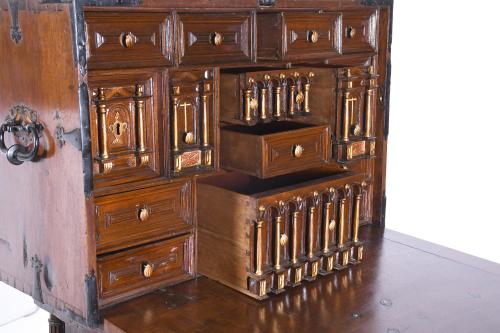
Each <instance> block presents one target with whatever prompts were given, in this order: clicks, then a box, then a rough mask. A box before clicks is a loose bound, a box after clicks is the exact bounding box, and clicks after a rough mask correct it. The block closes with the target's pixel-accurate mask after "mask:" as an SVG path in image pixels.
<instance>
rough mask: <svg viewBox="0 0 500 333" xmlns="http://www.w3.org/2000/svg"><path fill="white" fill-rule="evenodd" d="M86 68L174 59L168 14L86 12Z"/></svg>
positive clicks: (142, 65) (146, 64)
mask: <svg viewBox="0 0 500 333" xmlns="http://www.w3.org/2000/svg"><path fill="white" fill-rule="evenodd" d="M85 23H86V29H87V42H88V44H87V45H88V49H87V59H88V66H89V68H110V67H132V66H133V67H145V66H155V65H158V66H161V65H170V64H171V63H172V62H173V47H172V33H173V25H172V17H171V15H170V14H168V13H138V12H134V13H129V12H85Z"/></svg>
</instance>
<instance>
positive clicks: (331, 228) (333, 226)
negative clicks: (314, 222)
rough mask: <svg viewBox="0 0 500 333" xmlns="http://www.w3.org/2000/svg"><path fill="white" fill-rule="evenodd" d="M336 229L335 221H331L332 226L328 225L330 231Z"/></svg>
mask: <svg viewBox="0 0 500 333" xmlns="http://www.w3.org/2000/svg"><path fill="white" fill-rule="evenodd" d="M335 227H336V222H335V220H331V221H330V224H329V225H328V229H330V231H333V230H334V229H335Z"/></svg>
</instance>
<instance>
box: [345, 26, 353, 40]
mask: <svg viewBox="0 0 500 333" xmlns="http://www.w3.org/2000/svg"><path fill="white" fill-rule="evenodd" d="M345 34H346V36H347V38H353V37H354V36H356V28H354V27H351V26H348V27H347V28H346V29H345Z"/></svg>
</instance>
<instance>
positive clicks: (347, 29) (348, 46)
mask: <svg viewBox="0 0 500 333" xmlns="http://www.w3.org/2000/svg"><path fill="white" fill-rule="evenodd" d="M376 49H377V12H376V11H372V10H363V11H355V12H345V13H343V14H342V53H344V54H346V53H355V52H373V51H375V50H376Z"/></svg>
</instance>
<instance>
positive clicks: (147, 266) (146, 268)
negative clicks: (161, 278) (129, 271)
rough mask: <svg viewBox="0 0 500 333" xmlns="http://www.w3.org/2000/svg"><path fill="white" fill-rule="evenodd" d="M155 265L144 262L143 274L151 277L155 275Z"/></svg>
mask: <svg viewBox="0 0 500 333" xmlns="http://www.w3.org/2000/svg"><path fill="white" fill-rule="evenodd" d="M154 270H155V269H154V267H153V265H151V264H143V265H142V275H144V277H145V278H148V279H149V278H150V277H151V276H153V273H154Z"/></svg>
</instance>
